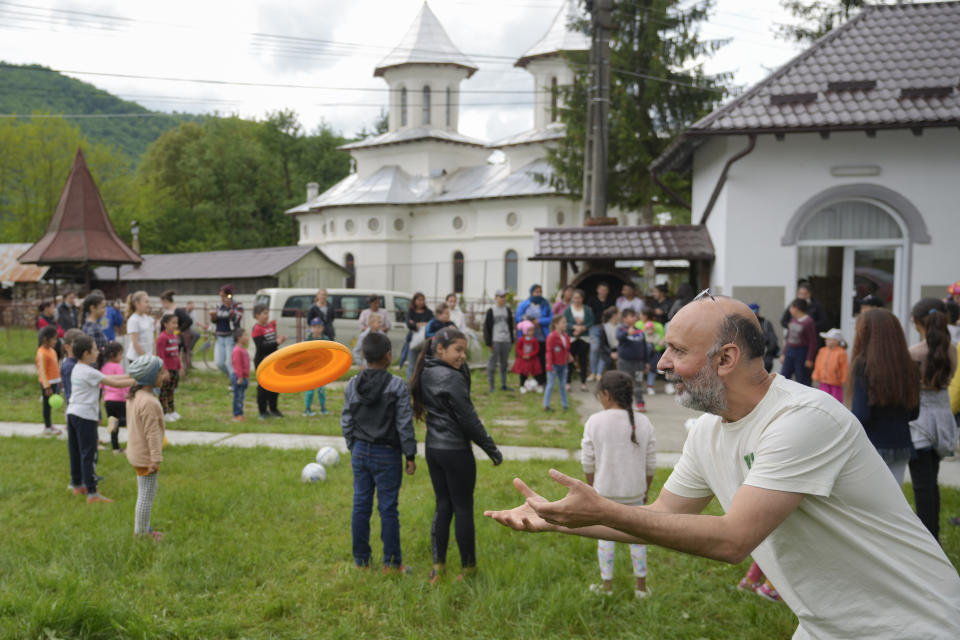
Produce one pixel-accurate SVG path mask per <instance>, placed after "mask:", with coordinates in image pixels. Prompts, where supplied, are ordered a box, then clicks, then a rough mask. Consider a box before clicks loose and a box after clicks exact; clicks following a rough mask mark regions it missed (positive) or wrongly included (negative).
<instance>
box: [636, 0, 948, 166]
mask: <svg viewBox="0 0 960 640" xmlns="http://www.w3.org/2000/svg"><path fill="white" fill-rule="evenodd" d="M958 124H960V2H929V3H917V4H896V5H873V6H866V7H864V8H863V10H862V11H861V12H860V13H859V14H858V15H857V16H856V17H854V18H853V19H851V20H850V21H849V22H847V23H846V24H844V25H843V26H841V27H839V28H837V29H835V30H834V31H832V32H830V33H829V34H827V35H826V36H824V37H823V38H821V39H820V40H818V41H817V42H815V43H814V44H813V45H812V46H811V47H810V48H809V49H807V50H806V51H804V52H803V53H801V54H800V55H798V56H797V57H795V58H794V59H792V60H791V61H789V62H788V63H786V64H785V65H784V66H782V67H781V68H779V69H778V70H777V71H775V72H774V73H772V74H771V75H770V76H769V77H767V78H766V79H765V80H763V81H762V82H760V83H759V84H757V85H755V86H754V87H753V88H752V89H750V90H749V91H747V92H746V93H745V94H743V95H742V96H740V97H739V98H737V99H736V100H733V101H732V102H730V103H728V104H726V105H724V106H722V107H720V108H718V109H716V110H715V111H713V112H712V113H710V114H709V115H708V116H706V117H704V118H702V119H701V120H699V121H697V122H695V123H694V124H692V125H691V126H690V127H689V129H687V131H686V132H685V133H684V134H683V141H682V142H681V143H680V144H675V145H673V146H672V147H671V148H669V149H668V150H667V151H665V152H664V153H663V154H661V156H660V157H659V158H658V159H657V160H656V161H655V163H654V166H659V167H663V168H667V169H671V168H675V167H677V166H679V165H682V164H684V163H685V162H686V160H687V159H688V158H689V154H690V153H691V152H692V146H691V145H690V144H688V143H687V141H688V140H689V139H690V138H691V137H694V136H704V135H715V134H732V133H754V132H756V133H763V132H767V133H790V132H796V131H830V130H846V129H856V130H870V129H879V128H906V127H916V126H955V125H958Z"/></svg>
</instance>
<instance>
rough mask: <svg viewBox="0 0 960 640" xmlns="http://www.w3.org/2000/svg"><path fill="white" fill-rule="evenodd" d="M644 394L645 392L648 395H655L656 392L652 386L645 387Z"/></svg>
mask: <svg viewBox="0 0 960 640" xmlns="http://www.w3.org/2000/svg"><path fill="white" fill-rule="evenodd" d="M646 394H647V395H648V396H655V395H657V392H656V391H654V390H653V387H647V391H646Z"/></svg>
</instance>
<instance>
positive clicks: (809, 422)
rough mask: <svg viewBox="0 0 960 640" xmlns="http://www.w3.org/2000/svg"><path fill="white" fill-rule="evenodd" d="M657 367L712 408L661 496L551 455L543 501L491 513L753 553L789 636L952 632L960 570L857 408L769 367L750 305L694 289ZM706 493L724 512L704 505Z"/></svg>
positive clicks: (525, 522) (728, 553)
mask: <svg viewBox="0 0 960 640" xmlns="http://www.w3.org/2000/svg"><path fill="white" fill-rule="evenodd" d="M666 343H667V349H666V351H664V353H663V356H662V358H661V359H660V364H659V368H660V369H662V370H664V371H666V372H667V377H668V379H671V380H673V381H674V382H676V384H677V394H678V395H677V398H678V401H680V402H681V404H683V405H684V406H687V407H690V408H693V409H698V410H701V411H704V412H706V413H705V415H703V416H701V417H700V418H699V419H698V420H697V422H696V425H695V426H694V427H693V428H692V429H691V430H690V433H689V435H688V437H687V442H686V444H685V445H684V448H683V455H682V456H681V457H680V460H679V461H678V462H677V465H676V467H675V468H674V470H673V473H672V474H671V475H670V477H669V478H668V479H667V482H666V483H665V484H664V487H663V489H662V490H661V492H660V495H659V496H658V497H657V499H656V501H655V502H654V503H653V504H651V505H649V506H643V507H636V506H625V505H621V504H618V503H615V502H612V501H610V500H606V499H604V498H602V497H600V496H599V495H598V494H597V493H596V492H595V491H594V490H593V489H592V488H591V487H589V486H588V485H586V484H584V483H583V482H580V481H579V480H575V479H573V478H570V477H568V476H566V475H564V474H562V473H560V472H558V471H556V470H551V471H550V475H551V477H552V478H553V479H554V480H556V481H557V482H559V483H560V484H562V485H564V486H566V487H568V488H569V492H568V493H567V495H566V497H564V498H563V499H562V500H559V501H556V502H548V501H547V500H545V499H544V498H543V497H541V496H539V495H538V494H536V493H535V492H534V491H532V490H531V489H530V488H529V487H527V485H525V484H524V483H523V482H522V481H521V480H520V479H519V478H518V479H516V480H514V484H515V486H516V487H517V489H518V490H519V491H520V492H521V493H522V494H523V495H524V496H526V498H527V500H526V502H525V503H524V504H522V505H520V506H519V507H516V508H515V509H511V510H508V511H487V512H486V513H485V515H487V516H490V517H492V518H494V519H495V520H497V521H498V522H500V523H501V524H504V525H506V526H509V527H512V528H514V529H517V530H520V531H559V532H562V533H570V534H576V535H581V536H585V537H591V538H600V539H604V540H616V541H620V542H628V543H639V544H658V545H661V546H664V547H668V548H671V549H676V550H678V551H683V552H686V553H691V554H694V555H699V556H704V557H707V558H713V559H716V560H721V561H724V562H730V563H734V564H737V563H740V562H742V561H743V560H744V559H745V558H746V557H747V556H748V555H750V554H752V555H753V557H754V559H755V560H756V561H757V563H758V564H759V565H760V568H761V569H762V570H763V572H764V574H765V575H766V576H767V578H768V579H769V580H770V581H771V582H772V583H773V584H775V585H776V586H777V590H778V591H779V593H780V595H781V596H782V597H783V600H784V602H786V604H787V605H788V606H789V607H790V608H791V610H792V611H793V612H794V613H795V614H796V615H797V617H798V618H799V622H800V624H799V626H798V627H797V630H796V633H795V634H794V636H793V637H794V638H795V639H797V638H801V639H802V638H844V639H846V638H871V639H873V638H944V639H946V638H951V639H955V638H958V637H960V576H958V574H957V570H956V569H955V568H954V567H953V566H952V565H951V564H950V561H949V560H948V559H947V557H946V555H945V554H944V553H943V550H942V549H941V548H940V546H939V545H938V544H937V543H936V542H935V541H934V539H933V537H932V536H931V535H930V534H929V532H928V531H927V530H926V528H924V526H923V525H922V524H921V523H920V520H918V519H917V517H916V515H914V513H913V511H912V510H911V509H910V506H909V505H908V504H907V501H906V499H905V498H904V495H903V492H902V491H901V489H900V486H899V485H898V484H897V482H896V481H895V480H894V478H893V475H892V474H891V473H890V471H889V470H888V469H887V466H886V465H885V464H884V462H883V460H882V459H881V458H880V456H879V455H878V454H877V452H876V450H875V449H874V447H873V446H872V445H871V444H870V441H869V440H868V439H867V437H866V434H865V432H864V430H863V428H862V427H861V426H860V424H859V423H858V422H857V420H856V418H855V417H854V416H853V414H851V413H850V412H849V411H848V410H847V409H846V408H845V407H844V406H843V405H842V404H840V403H839V402H837V401H836V400H835V399H834V398H833V397H831V396H830V395H828V394H826V393H823V392H821V391H819V390H815V389H812V388H810V387H805V386H803V385H800V384H797V383H795V382H792V381H790V380H787V379H785V378H783V377H782V376H779V375H776V374H768V373H767V372H766V371H765V370H764V367H763V352H764V343H763V334H762V332H761V329H760V325H759V324H758V322H757V320H756V316H755V314H754V313H753V312H751V311H750V309H749V308H748V307H747V306H746V305H745V304H743V303H741V302H739V301H737V300H733V299H731V298H714V297H712V296H709V295H705V296H701V297H698V299H696V300H695V301H694V302H692V303H691V304H689V305H687V306H686V307H684V308H683V309H681V310H680V312H679V313H677V315H676V316H675V317H674V319H673V321H672V322H671V323H670V325H669V327H668V329H667V335H666ZM714 496H716V498H717V500H718V501H719V502H720V505H721V506H722V507H723V510H724V515H723V516H708V515H701V512H702V511H703V509H704V508H705V507H706V506H707V504H708V503H709V502H710V500H711V499H712V498H713V497H714Z"/></svg>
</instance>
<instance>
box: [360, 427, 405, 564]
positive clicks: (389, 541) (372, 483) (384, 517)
mask: <svg viewBox="0 0 960 640" xmlns="http://www.w3.org/2000/svg"><path fill="white" fill-rule="evenodd" d="M350 464H351V466H352V467H353V516H352V517H351V519H350V528H351V531H352V533H353V561H354V562H355V563H356V565H357V566H358V567H365V566H368V565H369V564H370V515H371V514H372V513H373V492H374V490H376V492H377V511H379V512H380V539H381V540H382V541H383V564H384V566H389V567H399V566H400V565H402V564H403V559H402V556H401V554H400V514H399V512H398V511H397V501H398V500H399V497H400V483H401V481H402V479H403V454H401V453H400V451H398V450H397V449H394V448H393V447H388V446H386V445H382V444H370V443H369V442H364V441H362V440H357V441H356V442H354V444H353V449H352V450H351V451H350Z"/></svg>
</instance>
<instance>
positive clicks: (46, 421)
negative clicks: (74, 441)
mask: <svg viewBox="0 0 960 640" xmlns="http://www.w3.org/2000/svg"><path fill="white" fill-rule="evenodd" d="M50 390H51V391H52V392H53V393H59V392H60V383H58V382H55V383H53V384H51V385H50ZM51 395H52V394H51ZM40 402H41V403H42V404H43V426H44V427H46V428H47V429H51V428H53V419H52V417H51V415H50V396H48V395H47V394H46V393H44V391H43V385H40Z"/></svg>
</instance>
